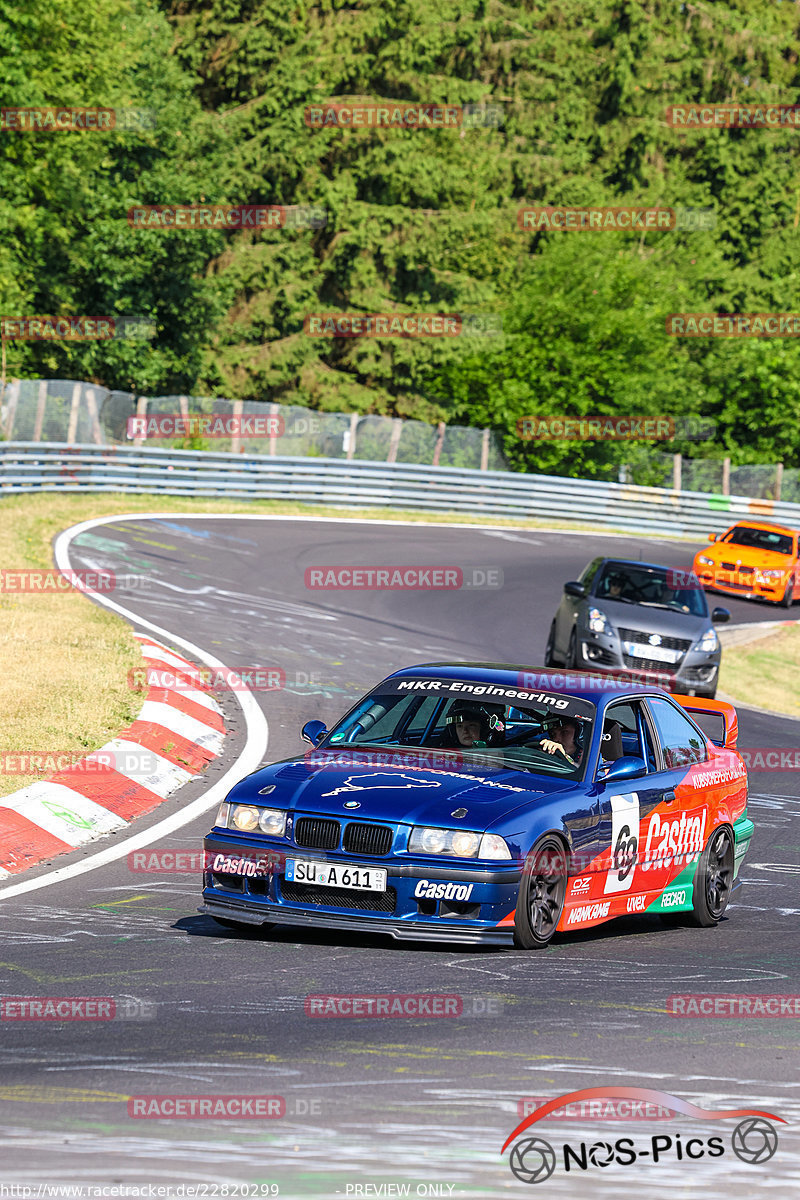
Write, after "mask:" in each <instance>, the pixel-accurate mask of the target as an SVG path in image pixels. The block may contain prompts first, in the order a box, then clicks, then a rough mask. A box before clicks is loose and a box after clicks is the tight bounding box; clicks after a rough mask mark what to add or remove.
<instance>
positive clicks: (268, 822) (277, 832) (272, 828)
mask: <svg viewBox="0 0 800 1200" xmlns="http://www.w3.org/2000/svg"><path fill="white" fill-rule="evenodd" d="M258 827H259V829H260V830H261V832H262V833H270V834H272V836H273V837H283V834H284V831H285V829H286V813H285V812H282V811H281V810H280V809H279V808H262V809H261V816H260V817H259V818H258Z"/></svg>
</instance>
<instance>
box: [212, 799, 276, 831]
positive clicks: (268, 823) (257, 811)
mask: <svg viewBox="0 0 800 1200" xmlns="http://www.w3.org/2000/svg"><path fill="white" fill-rule="evenodd" d="M225 807H226V805H223V806H222V808H225ZM222 808H220V810H219V817H218V818H217V823H218V824H219V825H222V824H223V821H222V816H223V812H222ZM227 808H228V809H229V810H230V811H229V814H228V818H227V820H226V821H225V822H224V825H225V828H226V829H238V830H240V831H241V832H242V833H256V832H258V831H260V832H261V833H268V834H269V835H270V836H271V837H283V835H284V833H285V831H286V813H285V812H284V811H283V810H282V809H279V808H256V806H255V805H254V804H228V805H227Z"/></svg>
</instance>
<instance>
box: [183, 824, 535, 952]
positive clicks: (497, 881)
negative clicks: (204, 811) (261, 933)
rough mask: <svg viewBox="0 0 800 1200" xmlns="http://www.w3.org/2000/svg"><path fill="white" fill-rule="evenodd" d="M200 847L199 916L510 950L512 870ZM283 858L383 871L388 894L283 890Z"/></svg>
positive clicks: (237, 842)
mask: <svg viewBox="0 0 800 1200" xmlns="http://www.w3.org/2000/svg"><path fill="white" fill-rule="evenodd" d="M204 845H205V852H206V859H205V861H206V863H207V864H208V865H207V868H206V870H205V872H204V879H203V882H204V887H203V900H204V903H203V906H202V907H201V908H200V910H199V911H200V912H203V913H207V914H208V915H209V916H212V917H222V918H223V919H227V920H232V921H241V922H242V923H243V924H248V925H250V924H252V925H264V924H286V925H304V926H313V927H317V928H323V929H349V930H355V931H359V932H365V931H369V932H372V933H386V934H388V935H389V936H390V937H393V938H399V939H407V940H415V939H419V940H422V941H442V942H460V943H472V944H475V943H488V944H493V945H510V944H511V943H512V938H513V926H512V925H511V924H508V925H502V926H501V925H500V922H501V921H504V920H505V919H507V918H508V916H509V914H510V913H513V911H514V909H515V907H516V903H517V893H518V890H519V882H520V878H521V869H520V866H519V864H517V863H512V862H509V863H502V864H501V863H498V864H497V865H496V867H481V866H478V865H476V866H474V867H467V866H463V865H458V864H457V863H456V862H455V861H454V860H452V859H451V860H449V861H447V862H443V863H441V864H440V863H433V864H431V862H430V861H429V860H426V859H424V858H423V857H421V856H420V857H419V858H416V857H414V856H412V855H409V854H402V855H400V854H389V855H386V856H383V857H380V858H378V857H370V858H367V857H366V856H362V855H356V854H348V853H342V852H339V851H336V852H327V853H325V852H322V851H319V850H307V849H304V848H301V847H296V846H290V845H287V843H286V842H285V841H280V842H278V841H277V840H274V841H273V840H270V839H267V838H261V839H258V840H257V839H256V838H255V837H253V838H250V837H247V836H243V835H241V834H238V833H237V834H233V833H231V834H230V835H228V834H227V833H223V832H222V831H219V830H215V831H214V832H213V833H212V834H211V835H209V837H208V838H206V840H205V843H204ZM287 858H293V859H302V860H303V861H306V862H308V861H312V862H318V863H342V864H353V865H356V866H360V867H379V868H383V869H385V870H386V872H387V879H386V885H387V890H386V892H377V891H370V892H364V891H355V890H354V889H349V888H348V889H345V888H342V889H334V888H331V887H326V886H319V885H310V884H298V883H296V882H294V881H290V882H287V880H286V873H285V872H286V869H285V860H286V859H287ZM253 861H258V863H259V867H258V870H257V873H256V874H247V873H246V872H245V870H244V868H242V869H241V870H239V869H237V870H235V871H231V870H230V869H228V870H222V869H219V868H221V867H225V866H227V867H229V868H230V866H231V865H234V866H236V865H237V864H238V863H239V862H242V863H244V862H253ZM215 868H216V869H215ZM440 885H441V887H440ZM448 885H451V886H449V887H448ZM437 888H439V895H438V896H433V897H432V896H431V895H430V893H431V891H434V892H435V891H436V889H437ZM456 892H457V894H454V893H456ZM465 893H467V894H466V895H465Z"/></svg>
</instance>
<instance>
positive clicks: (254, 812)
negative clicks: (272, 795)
mask: <svg viewBox="0 0 800 1200" xmlns="http://www.w3.org/2000/svg"><path fill="white" fill-rule="evenodd" d="M231 825H232V827H233V828H234V829H241V830H242V832H243V833H252V831H253V830H254V829H258V809H257V808H251V807H250V806H249V805H247V804H237V805H235V806H234V808H233V811H232V812H231Z"/></svg>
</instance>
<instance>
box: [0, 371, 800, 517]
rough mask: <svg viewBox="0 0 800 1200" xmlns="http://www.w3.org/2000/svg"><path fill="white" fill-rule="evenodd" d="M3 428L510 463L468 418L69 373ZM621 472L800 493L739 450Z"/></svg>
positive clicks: (707, 486)
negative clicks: (244, 396)
mask: <svg viewBox="0 0 800 1200" xmlns="http://www.w3.org/2000/svg"><path fill="white" fill-rule="evenodd" d="M0 437H2V438H3V439H5V440H6V441H11V440H14V441H18V442H65V443H67V444H68V445H87V444H94V445H97V446H106V445H135V446H150V445H152V446H159V447H163V448H164V449H177V450H180V449H186V450H220V451H230V452H233V453H242V454H269V455H275V454H279V455H288V456H292V457H299V458H307V457H313V458H334V459H336V458H338V459H348V460H350V459H354V460H362V461H369V462H397V463H419V464H421V465H426V464H432V465H434V466H441V467H465V468H472V469H474V470H484V471H487V470H488V471H504V470H506V469H507V462H506V459H505V457H504V454H503V451H502V448H501V443H500V439H499V438H498V436H497V435H496V434H495V433H493V432H492V431H490V430H488V429H475V428H473V427H472V426H469V425H445V424H444V423H443V422H442V423H440V424H439V425H428V424H426V422H424V421H412V420H402V419H401V418H399V417H380V416H360V415H359V414H358V413H335V412H334V413H329V412H319V411H318V410H317V409H311V408H303V407H301V406H300V405H296V404H262V403H259V402H258V401H254V400H222V399H210V398H199V397H197V396H137V395H134V394H132V393H130V392H115V391H109V390H108V389H107V388H103V387H99V386H97V385H96V384H88V383H80V382H76V381H74V380H65V379H22V380H18V379H15V380H12V381H11V382H10V383H9V384H8V385H7V386H6V390H5V395H4V397H3V402H2V405H0ZM676 460H677V461H676ZM619 478H620V482H628V483H633V484H642V485H645V486H650V487H664V488H673V487H677V488H678V489H679V490H683V491H689V492H709V493H715V494H718V495H733V496H750V497H752V498H754V499H762V500H785V501H789V502H795V503H797V502H800V470H797V469H791V470H784V469H783V466H782V464H780V463H763V464H762V463H756V464H749V465H744V466H734V465H733V464H731V462H730V459H723V458H686V457H682V456H680V455H678V456H676V455H673V454H662V453H659V452H657V451H647V452H646V453H644V452H643V451H642V452H640V453H639V454H638V455H636V454H632V455H631V462H630V463H629V464H628V465H627V466H625V467H622V468H621V469H620V473H619Z"/></svg>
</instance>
